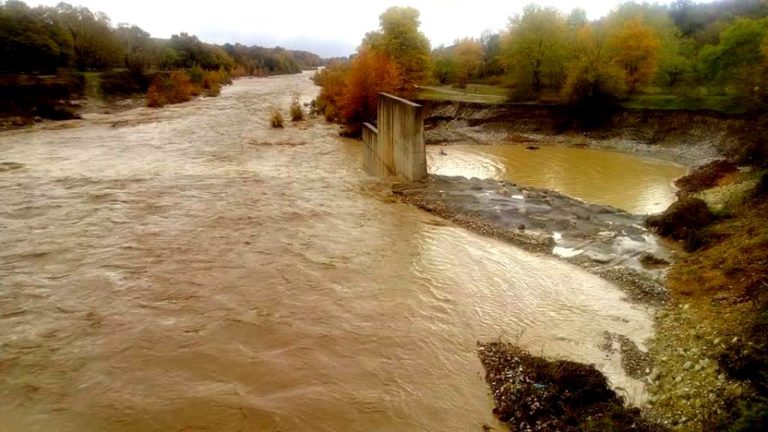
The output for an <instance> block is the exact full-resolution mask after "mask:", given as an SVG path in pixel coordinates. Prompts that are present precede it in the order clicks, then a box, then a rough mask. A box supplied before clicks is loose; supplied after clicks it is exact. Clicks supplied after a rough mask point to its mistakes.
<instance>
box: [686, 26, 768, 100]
mask: <svg viewBox="0 0 768 432" xmlns="http://www.w3.org/2000/svg"><path fill="white" fill-rule="evenodd" d="M766 38H768V18H763V19H759V20H758V19H748V18H739V19H737V20H735V21H734V22H733V24H732V25H730V26H729V27H728V28H726V29H725V30H724V31H723V32H722V33H721V34H720V43H718V44H717V45H707V46H705V47H704V48H703V49H702V50H701V53H700V70H701V73H702V75H703V76H704V77H705V78H706V79H710V80H712V81H713V82H715V83H719V84H720V85H722V86H724V88H725V89H726V91H728V92H729V93H730V94H732V95H734V96H736V97H737V98H738V100H739V101H740V103H741V104H742V106H744V107H746V108H748V109H752V108H757V107H760V106H763V105H764V104H765V103H766V102H768V94H767V93H766V87H767V86H768V74H767V73H766V68H765V63H764V61H765V60H764V57H763V55H764V52H765V40H766Z"/></svg>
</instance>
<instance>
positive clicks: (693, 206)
mask: <svg viewBox="0 0 768 432" xmlns="http://www.w3.org/2000/svg"><path fill="white" fill-rule="evenodd" d="M714 219H715V217H714V215H713V214H712V212H710V211H709V208H708V207H707V204H706V203H705V202H704V201H702V200H701V199H699V198H683V199H681V200H678V201H676V202H675V203H673V204H672V205H671V206H669V208H668V209H666V210H665V211H664V212H663V213H662V214H659V215H652V216H648V218H647V219H646V220H645V224H646V225H647V226H648V227H649V228H652V229H654V230H655V231H656V232H657V233H659V235H662V236H664V237H669V238H672V239H674V240H684V241H685V249H686V250H687V251H688V252H690V251H693V250H696V249H698V248H699V247H701V246H702V244H703V242H704V239H703V238H702V233H701V232H700V230H701V229H702V228H704V227H706V226H707V225H709V224H710V223H711V222H712V221H713V220H714Z"/></svg>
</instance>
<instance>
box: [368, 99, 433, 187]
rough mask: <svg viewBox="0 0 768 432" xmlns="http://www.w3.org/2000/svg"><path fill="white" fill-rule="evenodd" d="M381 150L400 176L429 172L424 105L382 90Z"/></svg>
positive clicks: (413, 177)
mask: <svg viewBox="0 0 768 432" xmlns="http://www.w3.org/2000/svg"><path fill="white" fill-rule="evenodd" d="M378 130H379V134H378V141H379V150H380V152H379V154H380V155H381V158H382V161H383V164H384V165H385V166H386V167H388V168H389V170H390V171H391V172H392V173H393V174H395V175H396V176H398V177H402V178H404V179H406V180H409V181H417V180H421V179H422V178H424V177H426V175H427V156H426V151H425V149H424V118H423V117H422V107H421V105H418V104H415V103H413V102H411V101H408V100H405V99H402V98H399V97H397V96H392V95H390V94H387V93H380V94H379V104H378Z"/></svg>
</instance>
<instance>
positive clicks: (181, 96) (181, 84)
mask: <svg viewBox="0 0 768 432" xmlns="http://www.w3.org/2000/svg"><path fill="white" fill-rule="evenodd" d="M193 87H194V86H193V85H192V83H191V82H190V79H189V75H188V74H187V73H186V72H184V71H181V70H176V71H173V72H171V74H170V76H165V75H160V74H158V75H156V76H155V78H154V79H153V80H152V84H150V86H149V89H148V90H147V106H149V107H161V106H163V105H165V104H174V103H181V102H186V101H188V100H190V99H192V95H193Z"/></svg>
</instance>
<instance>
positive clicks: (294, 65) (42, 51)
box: [0, 0, 323, 76]
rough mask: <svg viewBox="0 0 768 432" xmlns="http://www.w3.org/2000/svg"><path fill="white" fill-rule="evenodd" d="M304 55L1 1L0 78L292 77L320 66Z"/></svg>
mask: <svg viewBox="0 0 768 432" xmlns="http://www.w3.org/2000/svg"><path fill="white" fill-rule="evenodd" d="M322 63H323V61H322V59H321V58H320V57H319V56H317V55H315V54H312V53H309V52H306V51H292V50H287V49H284V48H280V47H277V48H263V47H258V46H244V45H241V44H234V45H233V44H225V45H215V44H209V43H205V42H202V41H200V40H199V39H198V38H197V37H196V36H194V35H190V34H187V33H179V34H175V35H173V36H171V38H170V39H158V38H153V37H151V36H150V34H149V33H147V32H146V31H144V30H142V29H141V28H140V27H138V26H135V25H129V24H122V23H121V24H118V25H114V24H113V23H112V21H111V20H110V18H109V17H108V16H107V15H106V14H104V13H101V12H92V11H91V10H89V9H88V8H85V7H79V6H72V5H69V4H67V3H59V4H58V5H56V6H54V7H49V6H38V7H34V8H32V7H29V6H28V5H26V4H25V3H24V2H22V1H18V0H8V1H0V73H31V74H52V73H56V72H59V71H62V70H77V71H101V70H107V69H115V68H126V69H128V70H130V71H133V72H143V71H145V70H171V69H186V68H191V67H193V66H195V65H197V66H199V67H201V68H203V69H205V70H219V69H223V70H225V71H227V72H228V73H231V74H232V75H233V76H242V75H270V74H281V73H297V72H300V71H301V70H303V69H307V68H314V67H317V66H320V65H322Z"/></svg>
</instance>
